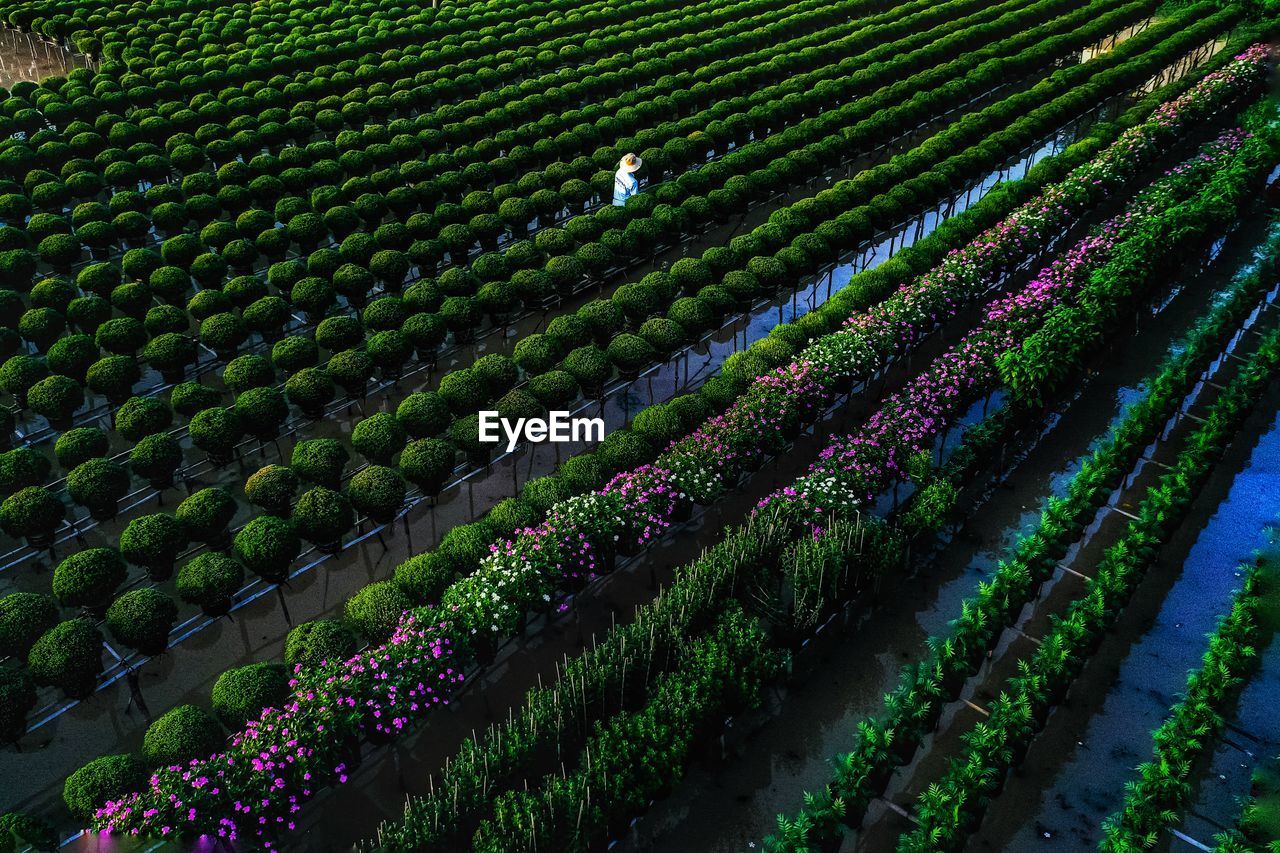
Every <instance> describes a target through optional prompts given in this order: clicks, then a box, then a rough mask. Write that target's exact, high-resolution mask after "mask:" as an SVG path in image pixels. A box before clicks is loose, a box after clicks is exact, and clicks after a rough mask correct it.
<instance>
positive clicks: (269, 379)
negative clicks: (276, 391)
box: [222, 355, 276, 395]
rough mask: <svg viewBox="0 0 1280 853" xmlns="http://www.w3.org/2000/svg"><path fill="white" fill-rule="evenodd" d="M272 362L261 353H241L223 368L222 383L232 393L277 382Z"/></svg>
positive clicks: (239, 392) (241, 392)
mask: <svg viewBox="0 0 1280 853" xmlns="http://www.w3.org/2000/svg"><path fill="white" fill-rule="evenodd" d="M275 379H276V376H275V371H273V370H272V369H271V362H269V361H267V359H266V358H264V357H263V356H260V355H241V356H237V357H236V358H233V359H232V360H231V361H229V362H227V366H226V367H224V368H223V369H222V383H223V384H224V385H226V386H227V388H228V389H230V391H231V393H232V394H237V395H238V394H243V393H244V392H245V391H248V390H249V389H251V388H262V387H265V386H268V385H271V384H272V383H273V382H275Z"/></svg>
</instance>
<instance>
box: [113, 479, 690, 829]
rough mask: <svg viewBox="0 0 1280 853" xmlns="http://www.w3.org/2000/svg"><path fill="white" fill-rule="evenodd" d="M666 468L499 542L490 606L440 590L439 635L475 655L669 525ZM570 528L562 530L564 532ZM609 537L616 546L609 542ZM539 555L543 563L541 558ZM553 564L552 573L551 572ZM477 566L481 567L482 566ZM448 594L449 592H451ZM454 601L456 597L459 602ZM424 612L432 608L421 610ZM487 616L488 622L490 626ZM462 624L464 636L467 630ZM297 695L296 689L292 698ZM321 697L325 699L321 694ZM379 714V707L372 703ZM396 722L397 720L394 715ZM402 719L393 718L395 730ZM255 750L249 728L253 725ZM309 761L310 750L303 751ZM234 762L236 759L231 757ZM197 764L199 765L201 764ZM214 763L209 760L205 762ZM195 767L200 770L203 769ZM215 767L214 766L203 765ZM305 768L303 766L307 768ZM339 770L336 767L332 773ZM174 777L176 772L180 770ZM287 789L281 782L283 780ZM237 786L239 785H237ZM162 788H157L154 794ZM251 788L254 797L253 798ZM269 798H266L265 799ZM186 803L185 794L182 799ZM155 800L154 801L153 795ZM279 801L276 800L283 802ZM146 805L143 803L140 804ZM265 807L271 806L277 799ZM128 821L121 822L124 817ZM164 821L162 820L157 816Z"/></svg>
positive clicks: (276, 725)
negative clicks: (520, 616) (530, 603)
mask: <svg viewBox="0 0 1280 853" xmlns="http://www.w3.org/2000/svg"><path fill="white" fill-rule="evenodd" d="M665 478H666V472H664V471H662V470H661V469H642V470H640V471H638V472H636V473H635V474H634V475H632V476H624V477H621V478H618V479H616V480H615V482H614V483H613V484H611V487H610V488H609V489H606V490H605V491H604V492H602V493H598V494H596V495H591V496H586V497H585V498H584V499H578V500H575V501H570V502H568V504H567V505H566V506H565V508H564V509H563V510H561V511H560V512H559V513H553V514H552V517H551V519H549V521H548V522H546V523H544V525H542V526H541V527H540V528H538V529H536V530H529V531H526V532H525V533H524V534H523V535H522V536H521V537H520V538H519V539H518V540H516V541H510V542H507V543H504V545H503V546H500V548H499V550H498V552H497V553H496V554H495V555H494V556H493V557H492V558H490V559H489V560H487V561H486V568H485V570H488V573H489V575H490V577H491V578H493V579H494V580H497V581H501V583H499V584H496V585H494V586H493V587H491V589H492V590H493V593H491V595H490V598H491V599H497V601H496V602H494V603H493V604H487V602H486V603H484V604H485V605H486V606H487V607H488V609H487V610H481V609H479V608H480V607H481V606H482V602H480V601H478V600H466V599H465V597H464V596H461V595H458V594H457V592H456V591H457V590H458V589H459V587H465V586H466V585H467V584H468V581H470V580H472V579H466V580H464V581H462V582H460V583H459V584H455V585H454V587H452V588H451V589H450V591H449V592H447V593H446V595H445V599H444V609H443V610H442V611H441V612H444V613H448V614H449V618H450V620H452V622H451V623H442V624H441V630H442V631H443V632H444V633H445V635H448V636H452V637H460V638H463V639H465V640H466V643H465V645H466V646H469V647H470V650H469V651H471V652H472V653H475V654H478V655H481V656H482V659H483V654H484V652H483V647H484V646H485V645H486V644H487V643H491V642H492V641H493V639H494V638H495V637H497V636H498V635H499V634H500V633H501V632H503V631H509V629H510V623H511V620H512V619H513V618H516V613H515V609H516V608H517V607H519V604H516V603H515V602H519V601H521V600H522V599H523V600H528V599H530V598H532V599H533V600H541V599H542V598H545V599H546V600H549V599H550V596H549V594H544V595H541V596H540V595H539V593H543V591H544V589H545V592H546V593H549V592H550V591H551V590H552V589H553V588H554V584H555V578H556V577H558V576H561V575H560V573H567V574H568V575H569V576H570V577H572V576H575V575H576V576H577V577H579V578H583V579H585V577H586V576H587V575H589V574H590V573H592V572H593V571H600V572H602V571H604V570H605V568H606V566H607V564H608V563H609V562H611V561H612V559H613V556H614V554H613V549H614V547H618V548H620V549H622V550H624V552H625V549H626V548H627V545H628V543H631V544H633V545H634V544H639V543H640V542H643V541H645V540H646V539H647V538H648V537H649V536H651V535H656V533H657V532H658V530H660V528H661V527H662V526H664V525H665V524H666V523H668V521H669V518H670V516H671V513H672V512H674V509H675V506H676V505H677V504H678V501H677V500H676V496H675V494H674V493H673V490H672V489H671V487H670V486H669V485H668V484H667V483H666V482H665ZM610 498H612V499H613V501H614V502H616V503H617V504H618V505H617V506H614V505H612V504H611V503H610V502H609V499H610ZM636 518H638V519H640V521H638V522H634V526H629V527H628V522H629V521H631V520H632V519H636ZM588 519H590V520H594V521H595V523H596V524H603V525H605V526H607V527H608V528H609V529H608V530H606V531H605V532H604V534H597V533H595V532H593V533H592V534H591V535H590V536H588V535H586V534H585V531H586V528H584V527H583V526H582V525H583V524H584V523H585V522H586V521H587V520H588ZM570 531H576V532H573V533H572V534H571V535H568V536H566V535H565V534H566V533H569V532H570ZM615 542H616V546H615V544H614V543H615ZM548 551H553V552H554V553H552V554H551V555H550V560H549V561H548V560H547V557H548V554H547V552H548ZM544 561H545V562H544ZM552 569H554V571H552ZM485 570H482V571H485ZM451 594H452V595H454V596H455V597H453V598H451V597H450V596H451ZM460 599H461V600H460ZM427 612H433V611H430V610H428V611H427ZM489 620H492V624H489ZM468 628H469V629H470V635H469V636H468ZM306 672H308V671H307V670H300V671H299V675H300V676H302V675H303V674H305V673H306ZM296 695H297V694H295V696H296ZM325 701H327V700H325ZM301 707H303V708H304V709H305V708H307V707H310V700H308V701H307V702H304V703H302V706H301ZM378 710H379V712H380V713H381V710H382V708H381V707H379V709H378ZM275 713H276V712H274V711H267V712H266V716H265V717H264V719H265V720H268V721H269V726H268V728H269V731H268V732H267V734H266V736H267V737H269V738H270V739H275V738H277V737H279V736H281V734H283V733H284V732H285V731H286V730H287V729H288V727H289V725H291V724H290V723H287V722H286V721H285V719H277V718H276V717H275V716H274V715H275ZM296 713H308V712H307V711H305V710H303V711H298V710H297V709H291V710H289V711H288V712H287V714H286V716H287V717H292V716H293V715H294V714H296ZM396 720H399V718H396ZM351 722H354V721H351ZM402 722H403V721H402V720H401V721H399V722H396V723H395V726H396V728H398V727H399V725H400V724H401V723H402ZM374 728H375V729H376V730H377V731H385V726H384V724H383V723H382V722H377V723H374ZM254 731H255V748H256V743H259V742H258V741H257V740H256V732H257V731H258V729H256V728H255V730H254ZM307 757H308V759H311V758H312V757H313V756H311V755H308V756H307ZM215 763H217V765H218V766H222V765H221V760H220V759H216V760H215ZM235 763H236V764H239V763H240V762H238V761H237V762H235ZM307 763H308V765H309V766H322V765H324V764H327V763H328V759H327V757H326V758H321V757H319V756H315V760H314V761H310V760H309V761H308V762H307ZM201 766H202V767H203V765H201ZM210 766H214V765H210ZM199 772H204V771H203V770H201V771H199ZM210 772H220V771H216V770H215V771H210ZM308 772H310V771H309V770H308ZM338 772H340V771H338ZM179 775H180V774H179ZM243 781H245V782H251V779H244V780H243ZM172 784H177V785H178V786H179V788H178V790H181V791H182V792H183V793H182V794H181V795H180V796H179V799H180V800H183V798H184V797H190V796H191V794H190V792H189V791H187V789H186V787H185V785H184V784H183V783H182V782H181V781H180V780H179V779H178V777H172V778H167V771H162V772H161V773H160V774H159V775H158V776H157V777H156V780H155V781H153V786H152V789H151V792H149V793H146V794H144V795H143V796H144V797H147V798H148V799H150V798H152V797H153V796H154V795H159V796H160V799H161V800H164V799H167V794H168V793H170V792H173V791H171V790H170V788H169V786H170V785H172ZM285 787H286V788H288V787H289V786H288V783H285ZM236 790H237V791H238V790H239V789H236ZM161 792H163V793H161ZM256 796H257V795H256V794H255V795H254V801H255V802H256V801H257V799H256ZM266 799H267V800H268V801H270V800H271V799H272V797H271V796H268V797H267V798H266ZM184 801H185V800H184ZM157 802H159V800H157ZM279 802H281V803H283V802H284V800H280V801H279ZM136 805H138V803H137V802H136V801H133V800H130V801H129V802H127V803H125V804H123V805H113V806H112V807H110V808H109V810H108V812H107V813H104V821H103V823H104V825H110V826H113V827H114V828H121V827H122V826H138V825H139V824H135V823H133V821H135V820H137V819H138V816H139V814H140V812H138V811H137V810H136V809H134V807H135V806H136ZM126 808H127V809H129V810H130V811H129V815H132V817H130V816H128V815H126V816H124V817H123V818H117V817H116V816H117V815H119V814H120V813H121V811H122V810H123V809H126ZM144 808H146V807H144ZM271 808H273V809H276V808H278V805H273V806H271ZM125 820H127V821H128V823H124V822H123V821H125ZM162 820H164V819H162ZM140 825H141V826H144V827H145V826H150V824H149V823H148V818H147V816H146V815H143V816H142V824H140Z"/></svg>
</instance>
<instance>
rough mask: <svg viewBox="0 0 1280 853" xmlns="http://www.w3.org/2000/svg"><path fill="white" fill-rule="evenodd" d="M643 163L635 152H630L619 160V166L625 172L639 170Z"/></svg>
mask: <svg viewBox="0 0 1280 853" xmlns="http://www.w3.org/2000/svg"><path fill="white" fill-rule="evenodd" d="M641 165H642V163H641V161H640V158H639V157H637V156H636V155H634V154H628V155H627V156H625V157H623V158H622V159H621V160H619V161H618V168H619V169H621V170H622V171H624V172H638V171H639V170H640V166H641Z"/></svg>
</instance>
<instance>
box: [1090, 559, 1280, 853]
mask: <svg viewBox="0 0 1280 853" xmlns="http://www.w3.org/2000/svg"><path fill="white" fill-rule="evenodd" d="M1274 560H1275V554H1274V552H1271V553H1270V554H1269V555H1267V556H1264V557H1259V558H1258V559H1257V560H1255V561H1253V562H1252V563H1250V564H1249V566H1248V568H1247V570H1246V571H1245V575H1244V583H1243V584H1242V585H1241V588H1240V589H1239V590H1238V591H1237V592H1236V594H1235V596H1234V599H1233V600H1232V603H1231V610H1230V611H1228V612H1227V613H1226V614H1225V615H1223V616H1222V617H1221V619H1220V620H1219V621H1218V624H1217V627H1216V628H1215V629H1214V632H1213V633H1212V634H1210V635H1209V648H1208V650H1207V651H1205V653H1204V658H1203V660H1202V661H1201V664H1200V669H1198V670H1196V671H1195V672H1192V673H1191V674H1190V675H1189V676H1188V677H1187V686H1186V689H1185V691H1184V692H1183V698H1182V699H1181V700H1180V701H1179V702H1178V703H1177V704H1175V705H1174V706H1173V707H1172V708H1170V709H1169V716H1168V718H1167V719H1166V720H1165V721H1164V723H1162V724H1161V725H1160V727H1159V728H1157V729H1156V730H1155V731H1154V732H1152V734H1151V739H1152V740H1153V741H1154V742H1155V748H1154V750H1153V754H1152V760H1151V761H1148V762H1146V763H1145V764H1142V765H1140V766H1139V767H1138V768H1137V776H1136V778H1135V780H1134V781H1133V782H1132V783H1130V784H1129V785H1127V786H1126V787H1125V796H1124V803H1123V805H1122V806H1121V808H1120V810H1119V811H1118V812H1115V813H1113V814H1112V815H1111V816H1110V817H1108V818H1107V819H1106V821H1104V822H1103V825H1102V840H1101V842H1100V843H1099V844H1098V849H1099V850H1102V851H1105V853H1136V852H1137V851H1141V850H1149V849H1150V848H1151V847H1152V845H1153V843H1156V842H1157V841H1158V839H1159V838H1160V835H1161V834H1162V832H1163V831H1164V830H1165V829H1166V828H1168V827H1169V826H1170V824H1171V823H1172V822H1173V821H1174V820H1176V816H1177V815H1178V814H1179V813H1180V812H1181V811H1182V810H1183V809H1185V808H1186V807H1187V805H1188V804H1189V803H1190V801H1191V795H1192V792H1193V790H1194V789H1193V786H1192V783H1191V780H1190V779H1188V778H1187V776H1188V771H1189V769H1190V768H1191V766H1192V765H1194V764H1196V763H1197V762H1198V761H1199V760H1200V759H1202V758H1203V757H1204V756H1205V755H1207V754H1208V753H1209V751H1210V748H1211V747H1212V746H1213V745H1214V743H1215V742H1216V740H1217V737H1218V736H1219V735H1220V734H1221V733H1222V729H1223V726H1224V724H1225V722H1226V721H1225V720H1224V719H1223V713H1224V712H1225V711H1227V710H1228V709H1229V707H1230V704H1231V702H1232V701H1234V699H1235V698H1236V697H1237V696H1239V694H1240V690H1241V689H1242V688H1243V686H1244V684H1245V683H1246V681H1247V679H1248V677H1249V676H1250V675H1251V674H1252V672H1253V670H1254V668H1255V666H1256V664H1257V658H1258V653H1259V650H1260V649H1261V648H1262V647H1264V646H1265V645H1266V644H1267V643H1268V642H1270V640H1271V637H1272V634H1273V633H1274V631H1275V628H1276V625H1275V620H1274V618H1269V617H1268V615H1267V613H1266V612H1265V611H1266V609H1267V608H1269V607H1270V608H1274V602H1275V596H1276V583H1277V577H1276V566H1275V563H1274Z"/></svg>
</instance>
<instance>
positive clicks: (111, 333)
mask: <svg viewBox="0 0 1280 853" xmlns="http://www.w3.org/2000/svg"><path fill="white" fill-rule="evenodd" d="M93 337H94V340H95V341H97V344H98V346H100V347H102V348H103V349H104V350H106V351H107V352H110V353H115V354H116V355H133V354H134V353H136V352H137V351H138V350H140V349H142V348H143V347H144V346H146V345H147V329H146V327H145V326H143V325H142V323H141V322H140V321H139V320H137V319H135V318H133V317H115V318H113V319H109V320H105V321H103V323H102V325H100V326H98V330H97V331H96V332H94V335H93ZM148 360H150V359H148ZM6 390H7V389H6Z"/></svg>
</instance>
